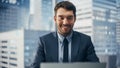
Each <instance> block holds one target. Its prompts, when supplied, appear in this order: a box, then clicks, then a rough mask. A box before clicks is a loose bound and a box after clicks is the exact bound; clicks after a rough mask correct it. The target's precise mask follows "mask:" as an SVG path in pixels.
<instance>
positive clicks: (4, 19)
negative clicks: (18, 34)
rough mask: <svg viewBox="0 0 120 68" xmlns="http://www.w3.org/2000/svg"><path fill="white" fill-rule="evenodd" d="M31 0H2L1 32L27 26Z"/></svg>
mask: <svg viewBox="0 0 120 68" xmlns="http://www.w3.org/2000/svg"><path fill="white" fill-rule="evenodd" d="M28 14H29V0H0V32H4V31H9V30H15V29H21V28H25V27H26V25H25V24H26V23H27V21H28Z"/></svg>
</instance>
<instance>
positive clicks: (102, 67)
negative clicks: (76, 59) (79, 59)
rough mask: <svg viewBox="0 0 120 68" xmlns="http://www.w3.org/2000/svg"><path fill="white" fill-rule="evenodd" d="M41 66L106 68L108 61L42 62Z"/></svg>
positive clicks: (42, 67)
mask: <svg viewBox="0 0 120 68" xmlns="http://www.w3.org/2000/svg"><path fill="white" fill-rule="evenodd" d="M40 68H106V63H41V64H40Z"/></svg>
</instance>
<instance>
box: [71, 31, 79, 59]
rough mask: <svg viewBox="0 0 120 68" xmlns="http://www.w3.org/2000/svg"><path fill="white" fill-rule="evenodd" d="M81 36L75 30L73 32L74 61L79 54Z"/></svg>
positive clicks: (72, 52)
mask: <svg viewBox="0 0 120 68" xmlns="http://www.w3.org/2000/svg"><path fill="white" fill-rule="evenodd" d="M78 39H79V37H78V36H77V34H76V33H75V32H73V36H72V45H71V61H74V58H75V57H76V55H77V54H78V49H79V41H80V40H78Z"/></svg>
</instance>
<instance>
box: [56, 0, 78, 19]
mask: <svg viewBox="0 0 120 68" xmlns="http://www.w3.org/2000/svg"><path fill="white" fill-rule="evenodd" d="M59 8H64V9H66V10H72V11H73V13H74V16H75V17H76V7H75V5H74V4H73V3H71V2H69V1H61V2H59V3H57V4H56V6H55V8H54V12H55V15H56V13H57V10H58V9H59Z"/></svg>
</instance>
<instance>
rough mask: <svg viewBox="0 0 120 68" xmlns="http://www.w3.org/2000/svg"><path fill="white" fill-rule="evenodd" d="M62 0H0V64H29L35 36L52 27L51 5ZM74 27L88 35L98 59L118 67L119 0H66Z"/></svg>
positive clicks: (22, 67) (12, 67)
mask: <svg viewBox="0 0 120 68" xmlns="http://www.w3.org/2000/svg"><path fill="white" fill-rule="evenodd" d="M60 1H63V0H0V68H29V66H30V65H31V63H32V62H33V59H34V56H35V52H36V48H37V46H38V45H37V41H38V38H39V37H40V36H42V35H44V34H47V33H49V32H52V31H55V30H56V27H55V24H54V21H53V16H54V6H55V4H56V3H57V2H60ZM68 1H71V2H72V3H74V4H75V6H76V8H77V13H76V15H77V20H76V23H75V25H74V30H76V31H79V32H82V33H85V34H87V35H89V36H91V38H92V42H93V44H94V46H95V50H96V54H97V56H98V57H99V59H100V62H106V63H107V66H106V68H120V0H68Z"/></svg>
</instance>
